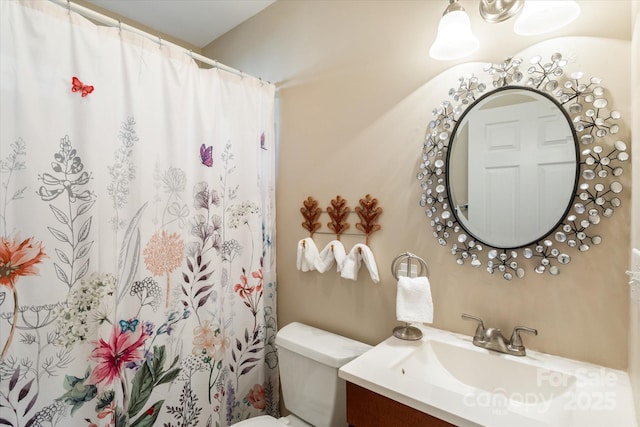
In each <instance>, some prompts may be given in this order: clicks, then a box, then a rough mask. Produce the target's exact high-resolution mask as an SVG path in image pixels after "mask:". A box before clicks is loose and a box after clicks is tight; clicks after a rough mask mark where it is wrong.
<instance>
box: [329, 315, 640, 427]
mask: <svg viewBox="0 0 640 427" xmlns="http://www.w3.org/2000/svg"><path fill="white" fill-rule="evenodd" d="M421 329H422V331H423V334H424V337H423V338H422V340H420V341H402V340H400V339H397V338H395V337H390V338H388V339H387V340H385V341H384V342H382V343H380V344H379V345H377V346H376V347H374V348H373V349H371V350H369V351H368V352H367V353H365V354H363V355H362V356H360V357H358V358H356V359H354V360H353V361H351V362H350V363H348V364H346V365H345V366H343V367H342V368H341V369H340V372H339V375H340V377H341V378H343V379H345V380H346V381H350V382H352V383H354V384H357V385H359V386H361V387H364V388H367V389H369V390H371V391H373V392H376V393H378V394H381V395H383V396H386V397H388V398H390V399H393V400H396V401H398V402H400V403H403V404H405V405H407V406H410V407H412V408H415V409H418V410H420V411H422V412H425V413H428V414H430V415H433V416H435V417H437V418H440V419H443V420H445V421H447V422H449V423H451V424H454V425H456V426H460V427H477V426H486V427H514V426H515V427H550V426H556V427H603V426H616V427H618V426H619V427H622V426H624V427H637V424H636V421H635V414H634V409H633V400H632V395H631V386H630V383H629V378H628V375H627V374H626V373H625V372H622V371H618V370H614V369H608V368H605V367H601V366H597V365H592V364H588V363H583V362H579V361H575V360H570V359H565V358H562V357H557V356H553V355H549V354H545V353H540V352H536V351H531V350H527V355H526V356H524V357H518V356H510V355H506V354H502V353H497V352H494V351H490V350H486V349H483V348H479V347H476V346H474V345H473V344H472V339H471V337H468V336H466V335H460V334H455V333H452V332H447V331H442V330H439V329H435V328H430V327H421Z"/></svg>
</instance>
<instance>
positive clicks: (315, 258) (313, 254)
mask: <svg viewBox="0 0 640 427" xmlns="http://www.w3.org/2000/svg"><path fill="white" fill-rule="evenodd" d="M297 252H298V253H297V257H296V267H298V270H301V271H313V270H315V269H316V265H317V264H318V262H319V260H320V254H319V253H318V248H317V247H316V244H315V242H314V241H313V239H311V238H310V237H307V238H306V239H302V240H300V241H299V242H298V251H297Z"/></svg>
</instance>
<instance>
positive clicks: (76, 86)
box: [71, 76, 93, 98]
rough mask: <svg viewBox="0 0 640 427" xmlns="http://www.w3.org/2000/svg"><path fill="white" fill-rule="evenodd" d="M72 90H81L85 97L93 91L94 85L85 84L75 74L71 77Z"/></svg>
mask: <svg viewBox="0 0 640 427" xmlns="http://www.w3.org/2000/svg"><path fill="white" fill-rule="evenodd" d="M71 92H80V93H81V94H82V97H83V98H84V97H85V96H87V95H89V94H90V93H91V92H93V86H89V85H85V84H84V83H82V82H81V81H80V79H79V78H77V77H76V76H73V77H72V78H71Z"/></svg>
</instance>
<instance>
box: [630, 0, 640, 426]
mask: <svg viewBox="0 0 640 427" xmlns="http://www.w3.org/2000/svg"><path fill="white" fill-rule="evenodd" d="M632 20H633V36H632V42H631V46H632V54H631V56H632V58H631V60H632V67H631V70H632V71H631V75H632V76H640V2H638V1H636V2H634V4H633V13H632ZM631 85H632V86H631V88H632V93H633V96H632V97H631V99H632V109H633V127H632V130H633V143H632V146H633V164H634V165H635V166H636V167H635V168H634V169H633V186H632V193H633V194H632V198H633V205H632V208H631V218H633V220H632V223H631V232H632V234H631V236H632V237H631V247H635V248H639V249H640V167H638V166H637V165H640V82H639V81H638V79H637V78H633V79H631ZM638 288H640V284H636V287H635V289H636V292H635V294H632V295H635V298H631V299H630V301H631V313H630V316H629V375H630V376H631V384H632V386H633V390H634V397H635V399H634V400H635V404H636V417H637V419H638V424H640V292H639V291H638Z"/></svg>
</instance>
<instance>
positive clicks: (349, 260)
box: [340, 243, 380, 283]
mask: <svg viewBox="0 0 640 427" xmlns="http://www.w3.org/2000/svg"><path fill="white" fill-rule="evenodd" d="M362 261H364V264H365V265H366V266H367V269H368V270H369V275H370V276H371V279H372V280H373V282H374V283H378V282H379V281H380V277H379V275H378V266H377V265H376V260H375V258H374V257H373V252H371V249H370V248H369V246H367V245H364V244H362V243H358V244H357V245H355V246H354V247H353V248H351V251H349V255H347V257H346V258H345V259H344V262H343V263H342V270H341V272H340V275H341V276H342V277H343V278H345V279H351V280H357V279H358V271H359V270H360V265H361V263H362Z"/></svg>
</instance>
